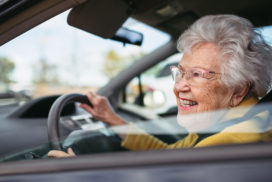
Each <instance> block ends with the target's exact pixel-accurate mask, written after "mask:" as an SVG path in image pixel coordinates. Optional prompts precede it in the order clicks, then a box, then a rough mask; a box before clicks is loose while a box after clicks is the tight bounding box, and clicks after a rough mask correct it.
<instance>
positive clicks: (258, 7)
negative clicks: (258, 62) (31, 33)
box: [0, 0, 272, 45]
mask: <svg viewBox="0 0 272 182" xmlns="http://www.w3.org/2000/svg"><path fill="white" fill-rule="evenodd" d="M3 2H8V3H9V2H11V1H3ZM17 2H20V3H21V5H19V4H14V5H12V7H13V8H10V7H9V9H10V11H7V9H8V8H7V7H4V6H5V4H6V3H2V4H0V20H1V21H0V27H1V28H0V45H2V44H4V43H5V42H7V41H9V40H11V39H12V38H14V37H16V36H18V35H20V34H22V33H24V32H25V31H27V30H29V29H31V28H32V27H34V26H36V25H38V24H39V23H42V22H43V21H45V20H46V19H49V18H51V17H53V16H55V15H57V14H59V13H60V12H63V11H65V10H67V9H70V8H73V7H75V8H77V7H76V6H78V5H80V6H82V7H83V8H81V9H80V11H81V12H82V11H83V10H84V7H85V9H86V7H87V5H88V4H91V6H89V7H91V8H92V9H90V8H89V9H86V11H87V12H90V13H100V12H101V11H100V10H101V9H102V8H104V7H108V8H111V9H107V11H103V13H100V14H99V16H97V19H98V20H101V19H103V17H106V18H104V19H109V21H110V22H109V23H110V26H107V28H103V29H100V30H99V31H110V28H109V27H120V26H121V25H122V23H120V21H122V22H123V21H125V17H126V16H127V17H128V16H131V17H133V18H135V19H137V20H139V21H141V22H144V23H146V24H148V25H150V26H152V27H154V28H157V29H160V30H162V31H164V32H167V33H169V34H170V35H172V37H174V38H176V37H177V36H179V34H180V33H181V32H183V31H184V30H185V29H186V28H188V26H189V25H190V24H192V23H193V22H194V21H195V20H196V19H198V18H199V17H202V16H204V15H210V14H236V15H239V16H242V17H245V18H247V19H249V20H251V21H252V22H253V24H254V25H255V26H266V25H270V24H272V14H271V13H270V7H271V5H272V1H271V0H246V1H237V0H220V1H218V0H205V1H203V0H168V1H165V0H152V1H146V0H115V4H116V6H108V4H110V3H111V2H112V0H89V1H88V0H77V1H74V0H41V1H35V0H24V1H17ZM117 2H119V3H117ZM121 3H123V4H125V6H123V7H121V6H120V4H121ZM109 10H112V11H109ZM113 11H115V12H120V11H123V13H125V15H126V16H123V17H122V18H120V16H121V14H120V16H115V17H113V16H112V15H113V13H112V12H113ZM81 12H79V13H81ZM87 17H88V16H87ZM89 17H90V16H89ZM87 21H88V18H86V20H85V21H83V22H82V24H86V22H87ZM102 23H103V22H102ZM105 23H106V22H105ZM107 23H108V22H107ZM98 24H99V21H98V22H95V23H92V25H91V26H94V25H98ZM114 30H116V28H115V29H114Z"/></svg>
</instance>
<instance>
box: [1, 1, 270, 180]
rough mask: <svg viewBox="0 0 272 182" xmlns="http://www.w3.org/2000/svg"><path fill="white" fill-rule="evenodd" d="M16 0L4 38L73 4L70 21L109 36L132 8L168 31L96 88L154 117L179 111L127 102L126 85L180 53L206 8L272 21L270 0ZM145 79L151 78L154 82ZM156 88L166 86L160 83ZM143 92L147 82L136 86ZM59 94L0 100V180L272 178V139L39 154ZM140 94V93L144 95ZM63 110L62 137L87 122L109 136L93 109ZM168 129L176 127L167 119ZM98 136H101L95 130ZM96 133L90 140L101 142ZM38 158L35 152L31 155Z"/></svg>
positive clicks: (126, 112)
mask: <svg viewBox="0 0 272 182" xmlns="http://www.w3.org/2000/svg"><path fill="white" fill-rule="evenodd" d="M13 3H14V1H13V2H12V1H5V0H4V1H0V7H1V6H2V10H1V14H0V23H1V24H0V44H1V45H4V44H5V43H7V42H9V41H10V40H12V39H15V38H16V37H17V36H19V35H20V34H23V33H24V32H26V31H28V30H30V29H32V28H33V27H35V26H37V25H38V24H40V23H42V22H44V21H46V20H48V19H50V18H51V17H54V16H56V15H58V14H59V13H61V12H64V11H66V10H68V9H70V8H73V9H72V11H71V12H70V13H69V16H68V23H69V24H71V25H72V26H74V27H76V28H78V29H82V30H84V31H87V32H92V33H93V34H95V35H98V36H101V37H103V38H111V37H112V36H113V35H114V34H115V32H116V31H117V30H118V29H119V28H120V27H121V25H122V24H123V23H124V21H125V20H126V19H127V18H128V17H129V16H131V17H133V18H135V19H136V20H138V21H141V22H144V23H146V24H148V25H150V26H152V27H153V28H156V29H159V30H162V31H164V32H166V33H168V34H169V35H170V37H171V39H170V40H169V41H168V42H167V43H166V44H164V45H163V46H161V47H159V48H157V49H156V50H154V51H153V52H151V53H150V54H148V55H145V56H144V57H142V58H140V59H139V60H138V61H136V62H135V63H133V64H132V65H131V66H129V67H128V68H126V69H124V70H123V71H121V72H120V73H119V74H118V75H117V76H115V77H114V78H113V79H112V80H111V81H110V82H108V83H107V84H106V85H105V86H103V87H101V88H100V89H99V90H97V93H98V94H100V95H102V96H105V97H107V98H108V99H109V101H110V103H111V104H112V106H113V108H114V109H115V111H116V112H117V113H118V114H120V115H121V116H123V117H124V118H125V119H126V120H128V121H132V122H136V123H137V122H139V123H145V121H147V122H146V123H148V121H149V120H151V121H152V120H156V119H157V120H160V119H164V118H166V117H169V116H170V118H171V119H172V120H173V119H175V117H176V111H174V112H168V111H167V110H168V108H167V109H163V110H164V111H160V113H159V114H158V111H154V110H153V111H152V109H149V108H146V107H143V105H142V104H130V103H127V101H126V88H127V85H128V83H129V82H130V81H131V80H132V79H133V78H135V77H138V78H139V75H141V74H142V73H143V72H144V71H146V70H148V69H149V68H152V67H153V66H154V65H156V64H157V63H159V62H161V61H163V60H165V59H167V58H168V57H169V56H172V55H174V54H176V53H177V50H176V39H177V38H178V36H179V35H180V33H181V32H183V31H184V30H185V29H186V28H187V27H188V26H189V25H190V24H191V23H193V22H194V21H195V20H196V19H197V18H199V17H202V16H204V15H207V14H223V13H224V14H238V15H240V16H243V17H245V18H248V19H249V20H251V21H252V22H253V24H254V25H256V26H267V25H271V24H272V14H271V12H270V7H271V4H272V2H271V1H270V0H248V1H240V2H237V1H234V0H230V1H220V2H219V1H216V0H209V1H201V0H190V1H189V0H172V1H164V0H154V1H144V0H138V1H136V0H128V1H124V0H116V1H112V0H89V1H88V0H76V1H75V0H41V1H35V0H24V1H20V2H19V3H18V2H17V3H18V4H16V2H15V4H13ZM4 7H5V8H4ZM7 7H10V8H7ZM102 9H103V11H102ZM29 41H30V40H29ZM92 79H98V78H92ZM167 79H170V78H169V77H168V78H167ZM156 81H157V80H156ZM153 82H154V81H153ZM161 82H163V81H161ZM165 82H166V83H167V82H168V81H167V80H166V81H165ZM169 82H171V81H170V80H169ZM141 84H142V83H141V82H139V87H138V88H141V87H142V86H141ZM148 85H150V86H152V85H151V83H149V84H148ZM152 87H154V86H152ZM169 88H170V87H169ZM155 89H158V90H162V89H161V88H159V87H157V88H155ZM141 92H142V90H141V91H140V92H139V93H141ZM164 92H168V91H166V90H165V91H164ZM270 95H271V94H268V95H267V96H266V97H265V98H264V99H263V101H265V102H266V103H268V105H264V106H263V107H265V108H266V109H268V110H270V109H271V106H270V105H269V101H271V96H270ZM59 96H60V95H58V94H56V95H48V96H45V97H39V98H35V99H32V100H30V101H27V102H26V103H25V104H23V105H20V104H15V105H14V104H12V105H5V106H1V107H0V133H1V137H0V143H1V144H2V147H1V149H0V157H1V158H2V161H6V162H5V163H4V162H3V163H0V181H38V180H39V181H49V180H52V181H90V180H94V181H108V180H117V181H136V180H137V181H247V182H250V181H271V180H272V175H271V167H272V153H271V151H272V145H271V142H267V143H252V144H240V145H227V146H213V147H205V148H199V149H194V148H190V149H189V148H188V149H175V150H158V151H156V150H154V151H138V152H137V151H135V152H131V151H118V150H117V151H114V150H113V151H106V152H104V151H102V152H101V151H100V152H98V153H96V154H87V155H82V156H78V157H74V158H67V159H42V158H43V157H44V156H42V155H45V154H46V153H47V152H48V150H49V149H50V146H51V143H48V142H49V141H48V133H47V132H48V131H47V129H48V126H47V118H48V113H49V111H50V108H51V106H52V104H53V103H54V102H55V100H56V99H57V98H59ZM140 99H143V95H140ZM142 102H143V100H141V102H140V103H142ZM167 107H168V106H167ZM61 116H62V117H61V121H60V122H61V125H62V126H63V129H62V131H61V134H60V135H61V136H62V137H67V135H68V134H70V132H71V131H74V130H78V129H81V130H83V131H84V129H86V131H89V130H90V127H91V129H93V130H95V131H96V130H97V128H98V129H101V132H102V133H103V137H104V138H105V137H106V138H107V137H108V136H110V133H108V130H107V129H105V126H103V124H102V123H101V122H97V121H90V117H91V116H90V115H88V114H87V113H86V112H84V111H83V110H80V109H79V108H78V106H77V105H76V104H73V103H72V104H70V105H69V104H68V105H67V106H66V107H64V109H63V112H62V114H61ZM167 121H168V120H167ZM164 124H167V123H165V122H164ZM162 126H164V125H161V126H158V128H156V127H155V130H156V131H159V128H160V127H162ZM152 127H153V125H152ZM49 128H50V127H49ZM165 128H167V127H165ZM268 129H271V128H268ZM170 130H171V131H172V130H174V129H173V128H171V127H170ZM49 132H50V129H49ZM94 134H95V132H94ZM95 136H97V135H95ZM91 137H93V136H91ZM103 137H102V139H103ZM87 139H89V138H87ZM95 139H96V138H95ZM98 139H101V138H99V136H98ZM98 139H97V140H95V141H94V142H92V143H90V145H91V146H93V147H94V148H96V147H98V141H99V140H98ZM80 142H81V141H79V143H80ZM84 142H85V141H84ZM40 147H41V148H40ZM102 149H103V146H102ZM94 153H95V152H94ZM37 154H41V155H37ZM35 158H38V159H37V160H33V159H35ZM22 159H25V160H22Z"/></svg>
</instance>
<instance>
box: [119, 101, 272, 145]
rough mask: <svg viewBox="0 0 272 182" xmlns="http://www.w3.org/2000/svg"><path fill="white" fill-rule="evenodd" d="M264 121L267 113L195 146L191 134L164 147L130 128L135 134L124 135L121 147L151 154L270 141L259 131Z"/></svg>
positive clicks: (239, 110)
mask: <svg viewBox="0 0 272 182" xmlns="http://www.w3.org/2000/svg"><path fill="white" fill-rule="evenodd" d="M257 101H258V100H257V99H256V98H249V99H247V100H245V101H243V102H242V103H241V104H240V105H239V106H238V107H236V108H232V109H230V110H229V111H228V112H227V113H226V114H225V116H224V117H223V118H222V119H221V121H220V122H221V123H222V122H225V121H229V120H230V119H235V118H239V117H242V116H243V115H244V114H245V113H246V112H247V111H248V110H249V109H251V108H252V107H253V106H254V105H255V104H256V103H257ZM268 117H269V112H268V111H262V112H260V113H258V114H256V115H255V116H254V117H251V118H250V119H249V120H246V121H242V122H239V123H238V124H234V125H231V126H229V127H226V128H225V129H223V130H222V131H220V132H218V133H216V134H213V135H211V136H209V137H206V138H204V139H203V140H200V142H197V141H198V138H199V135H197V134H193V133H191V134H189V135H188V136H187V137H185V138H183V139H181V140H178V141H177V142H175V143H173V144H167V143H165V142H163V141H161V140H159V139H158V138H156V137H154V136H152V135H149V134H147V133H146V132H145V131H143V130H141V129H139V128H137V127H136V126H134V125H133V124H132V125H131V126H130V128H131V129H133V131H135V130H137V134H127V136H126V137H125V139H124V140H123V141H122V144H121V145H122V146H123V147H125V148H127V149H129V150H152V149H173V148H185V147H203V146H213V145H224V144H234V143H249V142H259V141H267V140H270V141H271V138H272V132H271V130H270V131H266V132H265V133H263V130H262V128H263V125H266V123H267V119H268Z"/></svg>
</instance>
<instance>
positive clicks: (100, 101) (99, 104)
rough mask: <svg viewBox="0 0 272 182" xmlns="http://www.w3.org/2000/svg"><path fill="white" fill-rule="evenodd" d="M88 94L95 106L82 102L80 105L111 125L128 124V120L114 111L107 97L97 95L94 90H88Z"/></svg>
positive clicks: (96, 117)
mask: <svg viewBox="0 0 272 182" xmlns="http://www.w3.org/2000/svg"><path fill="white" fill-rule="evenodd" d="M86 96H87V97H88V99H89V101H90V103H91V104H92V106H93V107H90V106H89V105H87V104H80V105H79V106H80V107H81V108H83V109H85V110H86V111H87V112H89V113H91V114H92V116H93V117H94V118H95V119H97V120H100V121H103V122H105V123H107V124H109V125H110V126H116V125H122V124H126V122H125V121H124V120H123V119H122V118H121V117H120V116H118V115H117V114H116V113H115V112H114V111H113V109H112V107H111V105H110V103H109V101H108V99H107V98H106V97H103V96H99V95H96V94H94V93H93V92H88V93H87V94H86Z"/></svg>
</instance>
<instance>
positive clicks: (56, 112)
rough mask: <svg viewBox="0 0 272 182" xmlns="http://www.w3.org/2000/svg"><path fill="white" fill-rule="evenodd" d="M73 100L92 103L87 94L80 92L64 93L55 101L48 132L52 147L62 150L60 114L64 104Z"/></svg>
mask: <svg viewBox="0 0 272 182" xmlns="http://www.w3.org/2000/svg"><path fill="white" fill-rule="evenodd" d="M72 102H81V103H85V104H89V105H91V104H90V102H89V100H88V97H87V96H86V95H82V94H78V93H71V94H64V95H62V96H60V97H59V98H58V99H57V100H56V101H55V102H54V103H53V105H52V106H51V108H50V111H49V114H48V120H47V134H48V141H49V144H50V146H51V149H54V150H62V146H61V144H60V134H59V120H60V114H61V112H62V110H63V108H64V106H65V105H67V104H69V103H72Z"/></svg>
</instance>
